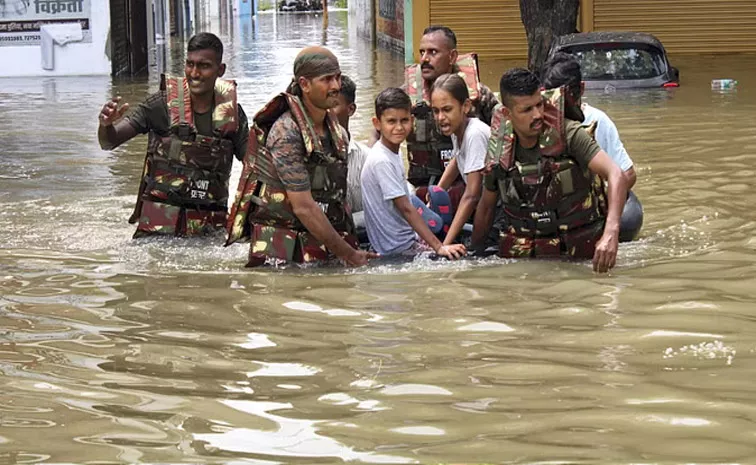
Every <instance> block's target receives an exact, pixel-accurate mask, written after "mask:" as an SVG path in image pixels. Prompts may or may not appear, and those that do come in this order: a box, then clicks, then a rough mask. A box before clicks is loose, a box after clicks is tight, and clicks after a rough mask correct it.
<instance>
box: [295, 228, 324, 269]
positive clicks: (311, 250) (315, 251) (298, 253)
mask: <svg viewBox="0 0 756 465" xmlns="http://www.w3.org/2000/svg"><path fill="white" fill-rule="evenodd" d="M328 255H329V252H328V249H326V247H325V245H323V243H322V242H320V241H319V240H317V239H316V238H315V236H313V235H312V234H310V233H309V232H306V231H301V232H299V233H297V246H296V249H295V250H294V261H295V262H297V263H312V262H318V261H326V260H328Z"/></svg>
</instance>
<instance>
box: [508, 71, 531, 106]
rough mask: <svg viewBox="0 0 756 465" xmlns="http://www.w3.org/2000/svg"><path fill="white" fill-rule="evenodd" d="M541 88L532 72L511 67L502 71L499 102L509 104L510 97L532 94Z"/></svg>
mask: <svg viewBox="0 0 756 465" xmlns="http://www.w3.org/2000/svg"><path fill="white" fill-rule="evenodd" d="M540 88H541V81H540V80H539V79H538V76H536V75H535V74H534V73H532V72H530V71H528V70H527V69H523V68H513V69H510V70H509V71H507V72H506V73H504V75H503V76H501V81H499V92H501V103H503V104H504V105H505V106H509V105H508V103H511V100H512V97H524V96H530V95H533V94H534V93H536V92H537V91H538V89H540Z"/></svg>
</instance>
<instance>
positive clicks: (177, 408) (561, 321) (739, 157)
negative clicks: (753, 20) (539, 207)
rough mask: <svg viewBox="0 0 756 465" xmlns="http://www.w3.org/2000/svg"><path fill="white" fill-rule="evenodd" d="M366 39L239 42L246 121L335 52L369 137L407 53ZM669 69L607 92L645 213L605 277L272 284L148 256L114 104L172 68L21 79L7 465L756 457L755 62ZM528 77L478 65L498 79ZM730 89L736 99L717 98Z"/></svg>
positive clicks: (8, 223) (5, 368)
mask: <svg viewBox="0 0 756 465" xmlns="http://www.w3.org/2000/svg"><path fill="white" fill-rule="evenodd" d="M345 22H346V16H345V15H344V14H342V13H335V14H332V15H331V28H330V30H329V31H328V34H323V33H322V31H321V30H320V18H318V17H315V16H310V15H291V16H281V17H277V18H276V17H275V16H273V15H267V16H266V15H262V16H260V18H258V19H257V20H256V22H254V23H253V22H252V21H251V20H250V21H249V22H247V21H244V22H242V23H233V24H222V25H220V26H219V27H220V29H221V30H222V31H223V34H224V39H225V40H226V43H227V44H228V51H227V53H226V60H227V61H228V63H229V72H228V75H229V76H232V77H234V78H235V79H237V81H238V82H239V92H240V102H241V103H242V105H243V106H244V107H245V109H246V110H247V113H248V114H252V113H254V112H255V111H256V110H257V109H259V108H260V106H261V105H262V104H263V103H265V101H266V100H267V99H268V98H270V96H272V95H273V94H275V93H276V92H279V91H280V90H282V89H283V88H284V87H285V85H286V83H287V82H288V80H289V79H290V68H291V62H292V60H293V57H294V56H295V54H296V53H297V51H298V50H299V49H300V48H301V47H302V46H304V45H306V44H309V43H325V44H326V45H328V46H329V47H331V48H333V49H334V50H335V51H336V52H337V53H338V55H339V57H340V58H341V61H342V66H343V68H344V71H345V72H346V73H347V74H349V75H351V76H352V77H354V78H355V80H356V81H357V82H358V85H359V88H358V102H357V103H358V113H357V115H356V120H355V121H354V123H353V128H352V132H353V133H355V134H357V135H360V136H364V135H366V134H367V131H368V128H369V117H370V112H371V107H372V98H373V95H374V93H375V91H376V90H378V89H380V88H382V87H385V86H388V85H396V84H398V83H399V81H400V80H401V69H402V63H401V60H400V59H399V58H397V57H392V56H391V55H389V54H386V53H384V52H381V51H373V50H372V49H371V48H370V46H369V44H365V43H364V42H362V41H360V40H359V39H357V38H356V37H355V36H354V34H353V33H349V32H347V28H346V25H345ZM221 26H222V27H221ZM182 48H183V44H180V43H177V44H174V45H173V46H172V47H171V49H170V50H168V51H167V53H166V56H167V58H168V63H169V68H170V69H173V70H174V71H180V69H181V56H182ZM673 62H674V64H675V66H677V67H679V68H680V72H681V78H682V87H680V88H679V89H673V90H663V91H662V90H660V91H653V90H651V91H644V92H632V91H631V92H617V93H592V94H589V95H588V96H587V97H586V99H587V100H588V101H590V102H591V103H592V104H594V105H596V106H598V107H600V108H602V109H604V110H605V111H607V112H608V113H609V114H610V115H611V116H612V117H613V118H614V119H615V121H616V123H617V125H618V127H619V129H620V132H621V134H622V136H623V140H624V142H625V145H626V146H627V148H628V151H629V152H630V154H631V156H632V157H633V159H634V160H635V162H636V171H637V172H638V179H639V181H638V184H637V186H636V188H635V191H636V192H637V193H638V195H639V197H640V198H641V199H642V201H643V203H644V207H645V211H646V221H645V225H644V230H643V232H642V236H641V238H640V240H638V241H637V242H635V243H632V244H623V245H622V247H621V249H620V256H619V266H618V269H617V270H616V272H615V273H613V274H612V275H611V276H597V275H594V274H593V273H592V272H591V269H590V266H589V265H588V264H587V263H569V262H559V261H542V262H531V261H514V260H511V261H504V260H499V259H495V258H492V259H487V260H485V261H474V260H471V261H463V262H459V263H453V264H450V263H446V262H441V261H432V260H430V259H428V258H427V257H425V258H421V259H418V260H416V261H414V262H410V263H380V262H379V263H376V264H373V265H371V266H370V267H368V268H367V269H362V270H343V269H340V268H335V267H331V268H318V269H312V270H288V271H285V272H276V271H260V270H255V271H251V270H245V269H243V268H242V265H243V263H244V259H245V255H246V249H245V247H244V245H238V246H232V247H228V248H223V247H221V243H222V241H223V238H222V237H220V236H219V237H211V238H207V239H192V240H173V239H164V238H161V239H147V240H140V241H133V240H131V234H132V233H133V227H131V226H129V225H128V224H127V223H126V218H127V217H128V216H129V214H130V209H131V208H132V206H133V201H134V194H135V190H136V185H137V180H138V177H139V175H140V168H141V163H142V156H143V151H144V148H145V140H144V138H141V139H137V140H135V141H133V142H131V143H129V144H127V146H126V147H123V148H120V149H118V150H116V151H114V152H112V153H110V152H103V151H100V150H99V147H98V146H97V142H96V139H95V130H96V125H97V119H96V114H97V112H98V110H99V108H100V106H101V105H102V103H103V102H104V101H105V100H106V99H107V98H109V96H110V95H111V93H118V94H120V95H123V96H124V98H125V100H127V101H129V102H132V103H136V102H138V101H140V100H141V99H142V98H144V97H145V96H146V95H147V94H148V93H149V92H151V91H154V89H155V88H156V85H157V81H156V79H155V78H154V77H153V78H151V79H150V80H149V81H133V80H119V81H116V82H115V83H114V84H113V83H111V81H110V79H106V78H46V79H38V80H30V79H24V80H16V79H3V80H0V141H1V142H2V146H3V156H2V157H0V185H1V186H2V189H0V204H1V206H2V208H0V225H1V226H2V227H0V372H2V375H3V376H2V387H3V389H2V391H1V392H0V463H39V462H54V463H124V462H126V463H133V462H147V463H234V464H236V463H238V464H241V463H255V464H272V463H308V464H309V463H339V462H342V461H355V462H364V463H455V462H456V463H461V462H465V463H483V462H488V463H532V462H544V463H545V462H548V463H589V462H590V463H639V462H642V463H660V462H664V463H680V462H699V463H700V462H706V463H710V462H716V463H724V462H727V463H748V462H751V461H752V458H753V457H754V454H755V453H756V447H755V446H754V428H753V422H754V421H756V407H755V406H754V403H753V400H752V399H753V397H754V389H753V388H752V379H753V373H754V370H756V359H755V358H754V351H756V322H755V320H754V318H753V317H752V315H751V314H752V302H753V301H754V297H755V296H754V289H756V279H755V277H756V273H754V271H755V270H754V255H755V252H756V240H754V238H753V233H752V231H753V230H754V220H753V214H752V208H751V205H752V204H753V203H754V202H755V201H756V195H754V194H753V192H752V190H751V189H750V186H751V185H752V184H753V182H752V181H751V179H752V178H753V176H754V166H756V163H755V161H756V160H755V159H756V124H754V123H756V120H755V119H754V115H756V103H754V102H756V98H754V93H755V92H756V86H754V85H753V83H752V79H750V76H753V74H754V70H756V57H728V56H722V57H706V58H701V59H691V58H685V57H673ZM512 64H513V63H497V62H491V63H486V62H484V63H482V69H483V76H484V81H485V82H486V84H488V85H490V86H492V87H495V86H496V84H497V80H498V76H499V75H500V74H501V72H502V71H503V70H504V69H506V68H507V67H508V66H510V65H512ZM710 70H714V71H710ZM721 77H731V78H734V79H738V80H739V81H740V86H739V87H738V89H737V91H736V92H731V93H715V92H712V91H711V90H710V88H709V81H710V79H712V78H721ZM238 168H239V167H238V166H237V167H235V170H236V175H237V176H238Z"/></svg>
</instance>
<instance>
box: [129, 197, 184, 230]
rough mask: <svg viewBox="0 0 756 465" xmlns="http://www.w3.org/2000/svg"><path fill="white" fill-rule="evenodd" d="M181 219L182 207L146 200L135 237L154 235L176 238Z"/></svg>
mask: <svg viewBox="0 0 756 465" xmlns="http://www.w3.org/2000/svg"><path fill="white" fill-rule="evenodd" d="M181 217H182V213H181V207H177V206H174V205H168V204H167V203H159V202H152V201H150V200H145V201H144V202H143V203H142V214H141V215H140V217H139V224H138V225H137V229H136V232H135V233H134V237H135V238H137V237H144V236H148V235H152V234H164V235H171V236H176V235H178V234H177V227H178V225H179V222H180V221H181ZM179 229H180V228H179ZM178 232H180V231H178Z"/></svg>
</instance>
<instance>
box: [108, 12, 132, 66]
mask: <svg viewBox="0 0 756 465" xmlns="http://www.w3.org/2000/svg"><path fill="white" fill-rule="evenodd" d="M128 19H129V6H128V1H127V0H110V60H111V65H112V73H113V76H119V75H121V74H124V73H128V72H129V67H130V56H129V26H128Z"/></svg>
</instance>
